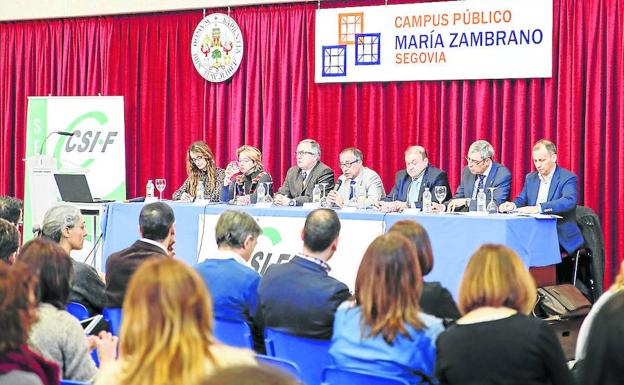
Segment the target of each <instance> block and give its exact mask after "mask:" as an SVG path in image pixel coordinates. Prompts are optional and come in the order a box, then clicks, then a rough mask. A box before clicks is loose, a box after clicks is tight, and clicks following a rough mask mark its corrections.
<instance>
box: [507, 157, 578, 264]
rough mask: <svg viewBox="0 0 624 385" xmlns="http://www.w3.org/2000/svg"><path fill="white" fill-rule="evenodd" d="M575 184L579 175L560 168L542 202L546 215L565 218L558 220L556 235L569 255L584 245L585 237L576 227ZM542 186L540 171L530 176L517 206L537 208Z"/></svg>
mask: <svg viewBox="0 0 624 385" xmlns="http://www.w3.org/2000/svg"><path fill="white" fill-rule="evenodd" d="M576 183H577V182H576V175H574V174H573V173H572V172H571V171H568V170H566V169H565V168H561V167H559V166H557V167H556V168H555V171H554V174H553V177H552V180H551V182H550V188H549V189H548V200H547V201H546V202H545V203H542V212H543V213H544V214H557V215H560V216H562V218H561V219H557V235H558V236H559V244H560V245H561V247H563V249H564V250H565V251H566V252H568V253H572V252H574V251H576V250H577V249H578V248H580V247H581V246H582V245H583V235H582V234H581V230H580V229H579V228H578V225H577V224H576V195H577V187H576ZM539 186H540V179H539V176H538V174H537V171H534V172H532V173H529V174H527V176H526V179H525V180H524V187H522V191H521V192H520V195H518V197H517V198H516V199H514V203H515V204H516V206H517V207H522V206H535V203H536V202H537V193H538V192H539Z"/></svg>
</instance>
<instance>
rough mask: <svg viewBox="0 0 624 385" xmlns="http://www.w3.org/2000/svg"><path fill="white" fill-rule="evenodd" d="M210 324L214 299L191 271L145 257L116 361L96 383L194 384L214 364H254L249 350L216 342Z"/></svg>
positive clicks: (130, 294) (129, 298) (131, 290)
mask: <svg viewBox="0 0 624 385" xmlns="http://www.w3.org/2000/svg"><path fill="white" fill-rule="evenodd" d="M213 325H214V314H213V311H212V301H211V299H210V295H209V294H208V290H207V289H206V285H205V284H204V282H203V281H202V279H201V278H200V276H199V274H197V272H196V271H195V270H193V269H192V268H191V267H189V266H187V265H186V264H184V262H181V261H178V260H176V259H172V258H152V259H150V260H148V261H145V263H143V264H141V266H139V268H138V269H137V271H136V272H135V273H134V274H133V276H132V278H131V279H130V284H129V285H128V291H127V293H126V298H125V299H124V305H123V318H122V321H121V341H120V349H119V352H120V356H119V359H118V360H117V361H115V362H113V363H111V364H110V365H108V366H107V367H105V368H102V369H101V370H100V373H98V376H97V377H96V380H95V384H96V385H108V384H110V385H187V384H196V383H198V381H200V380H201V379H202V378H204V377H205V376H207V375H209V374H211V373H212V372H213V371H215V370H216V369H217V368H219V369H220V368H225V367H229V366H236V365H255V359H254V354H253V352H252V351H250V350H245V349H237V348H233V347H230V346H226V345H222V344H220V343H219V342H217V341H216V340H215V337H214V336H213V334H212V331H213Z"/></svg>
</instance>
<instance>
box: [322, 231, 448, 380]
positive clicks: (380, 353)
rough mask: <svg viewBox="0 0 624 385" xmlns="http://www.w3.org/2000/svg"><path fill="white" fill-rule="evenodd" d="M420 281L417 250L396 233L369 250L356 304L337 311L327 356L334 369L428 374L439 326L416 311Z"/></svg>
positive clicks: (407, 375) (419, 376)
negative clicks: (336, 367) (334, 364)
mask: <svg viewBox="0 0 624 385" xmlns="http://www.w3.org/2000/svg"><path fill="white" fill-rule="evenodd" d="M421 290H422V276H421V273H420V266H419V263H418V256H417V254H416V249H415V248H414V246H413V245H412V243H411V242H410V241H409V240H408V239H407V238H405V237H404V236H402V235H401V234H398V233H396V232H389V233H387V234H385V235H381V236H379V237H377V238H376V239H375V240H374V241H373V242H372V243H371V244H370V245H369V246H368V249H367V250H366V252H365V253H364V257H363V258H362V262H361V263H360V268H359V270H358V273H357V277H356V280H355V301H354V302H345V303H343V304H342V305H341V306H340V307H339V308H338V310H337V311H336V318H335V320H334V334H333V336H332V343H331V348H330V349H329V352H330V354H331V355H332V356H333V358H334V361H335V363H336V365H337V366H338V367H343V368H347V369H349V368H350V369H359V370H365V371H369V372H373V373H377V374H384V375H388V376H394V377H401V378H403V379H405V380H407V381H410V382H412V383H421V382H423V381H426V380H427V379H428V378H429V377H430V376H431V375H432V373H433V365H434V360H435V339H436V337H437V336H438V334H439V333H440V332H441V331H442V330H443V326H442V321H441V320H439V319H437V318H435V317H433V316H430V315H428V314H424V313H422V312H421V311H420V305H419V303H418V299H419V298H420V292H421Z"/></svg>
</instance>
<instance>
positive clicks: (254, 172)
mask: <svg viewBox="0 0 624 385" xmlns="http://www.w3.org/2000/svg"><path fill="white" fill-rule="evenodd" d="M236 157H237V159H238V161H237V162H230V164H228V166H227V168H226V169H225V178H224V179H223V186H224V188H225V194H223V195H224V199H223V200H224V201H231V202H232V203H236V204H239V205H248V204H250V203H256V202H257V200H258V198H257V196H258V194H257V193H256V190H257V188H258V186H260V185H261V184H263V183H266V182H273V179H272V178H271V175H270V174H269V173H268V172H266V171H265V170H264V166H263V165H262V153H261V152H260V150H258V149H257V148H255V147H253V146H247V145H244V146H242V147H240V148H239V149H238V150H236ZM236 173H239V174H238V175H236V178H235V179H234V180H233V181H230V180H231V179H232V177H233V176H234V175H235V174H236ZM268 186H269V185H265V186H264V187H265V188H267V187H268ZM265 191H266V190H265ZM266 194H267V195H271V196H272V195H273V194H271V191H266Z"/></svg>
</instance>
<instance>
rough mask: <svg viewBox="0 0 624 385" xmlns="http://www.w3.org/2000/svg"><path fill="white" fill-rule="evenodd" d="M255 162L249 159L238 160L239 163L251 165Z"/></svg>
mask: <svg viewBox="0 0 624 385" xmlns="http://www.w3.org/2000/svg"><path fill="white" fill-rule="evenodd" d="M250 162H253V160H251V159H249V158H240V159H239V160H238V163H250Z"/></svg>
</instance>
